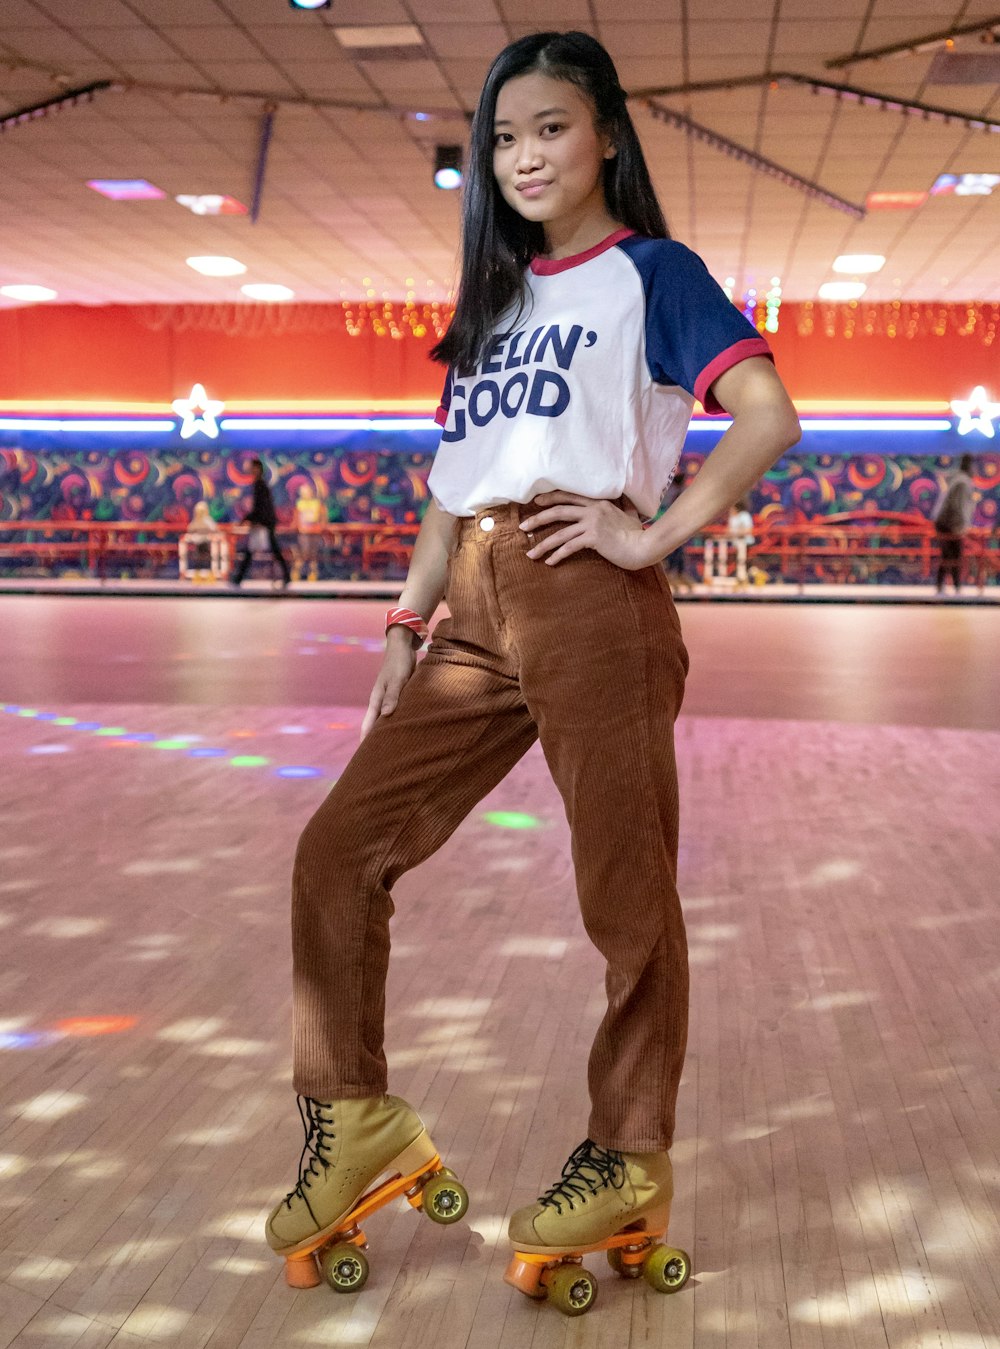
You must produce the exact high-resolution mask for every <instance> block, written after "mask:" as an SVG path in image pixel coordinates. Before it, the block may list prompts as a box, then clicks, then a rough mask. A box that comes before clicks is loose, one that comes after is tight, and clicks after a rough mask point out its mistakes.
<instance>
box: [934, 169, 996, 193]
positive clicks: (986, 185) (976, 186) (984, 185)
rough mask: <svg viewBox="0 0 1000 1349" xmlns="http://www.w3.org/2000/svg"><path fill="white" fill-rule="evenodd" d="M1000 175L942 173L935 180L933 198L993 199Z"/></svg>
mask: <svg viewBox="0 0 1000 1349" xmlns="http://www.w3.org/2000/svg"><path fill="white" fill-rule="evenodd" d="M998 184H1000V173H942V174H939V175H938V177H937V178H935V180H934V185H933V187H932V188H931V196H932V197H950V196H956V197H991V196H992V195H993V189H994V188H995V187H996V186H997V185H998Z"/></svg>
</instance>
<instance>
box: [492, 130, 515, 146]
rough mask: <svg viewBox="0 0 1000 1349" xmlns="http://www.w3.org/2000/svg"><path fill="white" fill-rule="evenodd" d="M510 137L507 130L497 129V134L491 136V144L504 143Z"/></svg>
mask: <svg viewBox="0 0 1000 1349" xmlns="http://www.w3.org/2000/svg"><path fill="white" fill-rule="evenodd" d="M511 139H512V137H511V134H510V132H509V131H498V132H497V134H496V135H495V136H494V137H493V144H494V145H505V144H506V143H507V141H509V140H511Z"/></svg>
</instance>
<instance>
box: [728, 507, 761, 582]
mask: <svg viewBox="0 0 1000 1349" xmlns="http://www.w3.org/2000/svg"><path fill="white" fill-rule="evenodd" d="M726 528H727V530H728V532H729V542H730V543H731V544H732V547H733V552H734V553H735V555H736V584H737V585H738V586H745V585H746V584H747V549H748V548H749V547H750V545H751V544H752V543H753V542H754V536H753V516H752V515H751V513H750V501H749V498H747V497H740V499H739V501H737V503H736V505H735V506H730V508H729V517H728V519H727V520H726Z"/></svg>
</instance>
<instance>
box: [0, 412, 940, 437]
mask: <svg viewBox="0 0 1000 1349" xmlns="http://www.w3.org/2000/svg"><path fill="white" fill-rule="evenodd" d="M801 422H802V429H803V431H833V432H848V433H850V432H852V431H854V432H857V431H876V432H878V431H890V432H892V433H893V434H895V435H920V434H926V433H928V432H934V433H940V432H942V431H951V430H953V429H954V426H955V423H954V422H952V421H949V420H947V419H945V418H939V417H882V418H879V417H803V418H801ZM732 424H733V423H732V418H729V417H712V418H708V417H706V418H696V419H695V420H693V421H692V422H691V423H690V427H689V429H690V430H691V431H716V432H718V431H725V430H727V429H728V427H730V426H732ZM219 426H220V428H221V429H222V430H223V431H237V432H239V431H262V432H275V431H377V432H382V433H385V434H387V435H391V434H392V433H393V432H395V431H400V432H402V431H436V430H437V423H436V422H435V421H434V419H433V417H382V418H378V417H226V418H224V419H223V420H222V421H221V422H220V423H219ZM179 427H180V423H179V422H175V421H155V420H150V421H126V420H120V421H112V420H107V419H101V420H96V419H93V418H84V417H81V418H72V419H69V418H65V419H60V420H51V419H48V418H41V417H0V431H50V432H51V431H55V432H57V433H60V432H65V433H67V434H72V435H80V434H92V435H104V436H115V435H122V436H125V435H137V434H139V435H169V434H171V433H173V432H176V431H177V430H179Z"/></svg>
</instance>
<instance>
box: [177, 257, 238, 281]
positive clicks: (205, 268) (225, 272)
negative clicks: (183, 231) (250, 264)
mask: <svg viewBox="0 0 1000 1349" xmlns="http://www.w3.org/2000/svg"><path fill="white" fill-rule="evenodd" d="M184 261H185V262H186V263H187V265H188V266H189V267H193V268H194V270H195V271H196V272H201V274H202V276H242V275H243V273H244V272H245V271H246V264H245V263H242V262H237V261H236V259H235V258H213V257H208V258H185V259H184Z"/></svg>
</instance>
